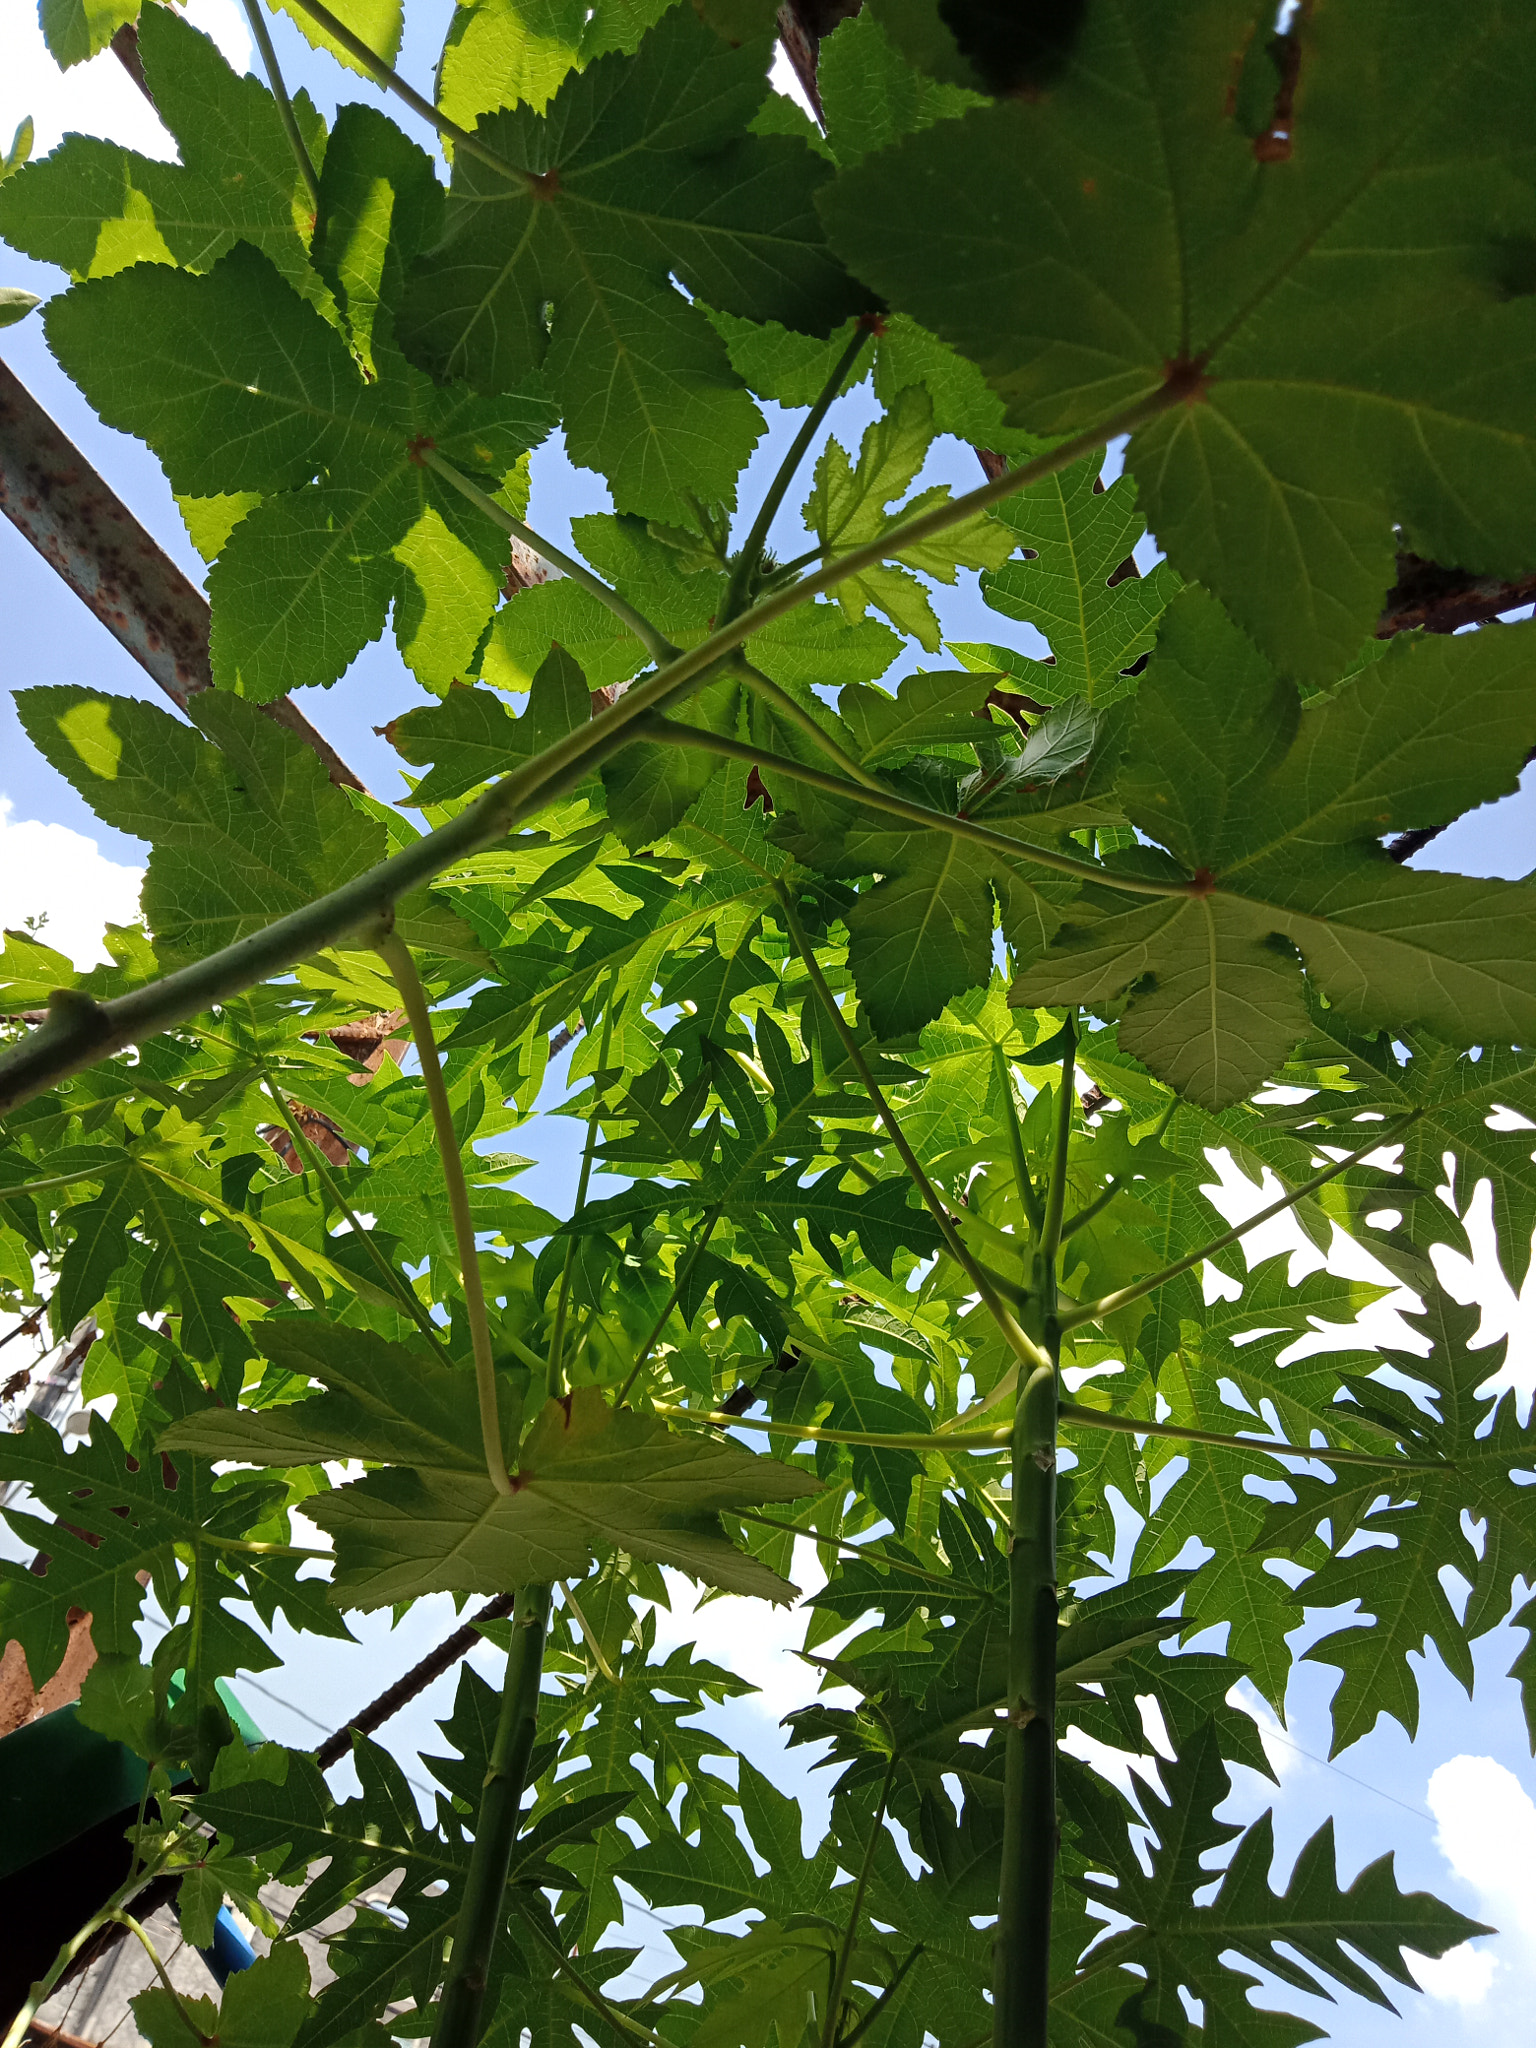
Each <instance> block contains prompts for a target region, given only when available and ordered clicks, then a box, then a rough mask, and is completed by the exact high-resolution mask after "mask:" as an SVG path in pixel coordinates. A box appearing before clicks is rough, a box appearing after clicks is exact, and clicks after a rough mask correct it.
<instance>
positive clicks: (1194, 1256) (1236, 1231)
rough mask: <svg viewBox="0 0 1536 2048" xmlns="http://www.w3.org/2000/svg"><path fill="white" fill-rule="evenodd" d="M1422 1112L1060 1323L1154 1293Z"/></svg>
mask: <svg viewBox="0 0 1536 2048" xmlns="http://www.w3.org/2000/svg"><path fill="white" fill-rule="evenodd" d="M1423 1114H1424V1111H1423V1110H1422V1109H1416V1110H1414V1111H1413V1112H1412V1113H1411V1114H1410V1115H1408V1116H1406V1117H1404V1118H1403V1120H1402V1122H1401V1123H1399V1124H1398V1125H1396V1126H1395V1127H1394V1128H1392V1129H1390V1130H1382V1131H1378V1132H1377V1133H1376V1135H1375V1136H1374V1137H1373V1138H1372V1139H1371V1141H1370V1143H1369V1144H1367V1145H1361V1146H1360V1147H1359V1148H1358V1149H1357V1150H1356V1151H1354V1152H1346V1153H1345V1155H1344V1157H1343V1158H1342V1159H1336V1160H1334V1161H1333V1162H1332V1164H1331V1165H1329V1166H1327V1167H1325V1168H1324V1170H1323V1171H1322V1172H1321V1173H1317V1174H1314V1175H1313V1176H1312V1178H1311V1180H1306V1181H1303V1182H1302V1183H1301V1185H1300V1186H1299V1187H1295V1188H1292V1189H1291V1190H1290V1191H1289V1192H1288V1193H1287V1194H1284V1195H1282V1196H1281V1197H1280V1199H1279V1201H1277V1202H1271V1203H1270V1205H1269V1207H1268V1208H1267V1209H1260V1210H1258V1211H1257V1213H1256V1214H1254V1215H1252V1216H1250V1217H1249V1218H1248V1219H1247V1221H1246V1222H1243V1223H1234V1224H1233V1226H1232V1228H1231V1229H1230V1230H1224V1231H1223V1232H1222V1234H1221V1235H1220V1237H1213V1238H1212V1239H1211V1241H1210V1243H1209V1244H1203V1245H1202V1246H1201V1247H1200V1249H1199V1250H1198V1251H1195V1252H1190V1253H1188V1254H1187V1255H1186V1256H1185V1257H1184V1258H1182V1259H1175V1260H1174V1262H1173V1264H1172V1265H1171V1266H1164V1267H1163V1269H1162V1271H1161V1272H1160V1273H1149V1274H1148V1275H1147V1277H1146V1278H1145V1279H1144V1280H1134V1281H1132V1283H1131V1284H1130V1286H1129V1287H1121V1288H1117V1289H1116V1291H1115V1292H1114V1293H1113V1294H1104V1295H1101V1296H1100V1297H1099V1299H1098V1300H1097V1301H1085V1302H1081V1303H1080V1304H1079V1305H1078V1306H1077V1307H1076V1308H1071V1309H1067V1310H1065V1311H1064V1312H1063V1314H1062V1317H1061V1327H1062V1328H1063V1329H1064V1330H1072V1329H1075V1328H1076V1327H1077V1325H1078V1324H1079V1323H1093V1322H1097V1321H1098V1320H1099V1318H1100V1317H1101V1316H1108V1315H1113V1314H1114V1313H1115V1311H1116V1310H1117V1309H1122V1308H1126V1307H1128V1306H1129V1304H1130V1303H1131V1302H1133V1301H1140V1300H1141V1298H1142V1296H1143V1295H1147V1294H1151V1293H1152V1292H1153V1291H1154V1290H1155V1289H1156V1288H1159V1287H1162V1286H1164V1285H1165V1284H1166V1283H1167V1282H1168V1281H1170V1280H1176V1279H1177V1278H1178V1276H1179V1274H1180V1273H1187V1272H1188V1271H1189V1270H1190V1268H1191V1267H1192V1266H1198V1265H1201V1264H1202V1263H1203V1262H1204V1261H1205V1260H1206V1259H1208V1258H1210V1257H1212V1256H1213V1254H1215V1253H1216V1252H1219V1251H1224V1250H1225V1249H1226V1247H1227V1246H1228V1245H1229V1244H1236V1243H1237V1242H1238V1240H1239V1239H1240V1238H1243V1237H1246V1236H1247V1235H1248V1232H1249V1231H1250V1230H1257V1229H1258V1227H1259V1225H1260V1224H1261V1223H1269V1222H1272V1221H1273V1220H1274V1218H1275V1217H1276V1216H1283V1215H1284V1214H1285V1212H1286V1210H1287V1209H1294V1208H1295V1206H1296V1204H1297V1203H1298V1202H1300V1201H1303V1200H1304V1199H1305V1198H1306V1197H1307V1196H1308V1195H1312V1194H1316V1192H1317V1190H1318V1189H1319V1188H1323V1187H1326V1186H1327V1185H1328V1183H1329V1181H1331V1180H1336V1179H1337V1178H1338V1176H1339V1175H1340V1174H1341V1173H1344V1172H1345V1171H1346V1170H1347V1169H1348V1168H1349V1167H1351V1166H1358V1165H1359V1163H1360V1161H1361V1160H1362V1159H1365V1158H1367V1157H1368V1156H1369V1155H1370V1154H1371V1153H1372V1152H1379V1151H1380V1150H1381V1149H1382V1147H1383V1146H1385V1145H1395V1144H1396V1143H1397V1142H1398V1140H1399V1139H1400V1138H1403V1137H1405V1136H1406V1135H1407V1133H1408V1132H1409V1130H1410V1129H1411V1128H1412V1127H1413V1125H1414V1124H1416V1123H1417V1122H1418V1120H1419V1118H1420V1117H1421V1116H1423Z"/></svg>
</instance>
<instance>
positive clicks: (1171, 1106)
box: [1061, 1095, 1179, 1244]
mask: <svg viewBox="0 0 1536 2048" xmlns="http://www.w3.org/2000/svg"><path fill="white" fill-rule="evenodd" d="M1178 1106H1179V1098H1178V1097H1177V1095H1171V1096H1169V1098H1168V1106H1167V1108H1166V1109H1165V1110H1164V1111H1163V1113H1162V1115H1161V1116H1160V1117H1159V1118H1158V1120H1157V1125H1156V1128H1155V1129H1154V1130H1153V1132H1152V1143H1153V1144H1154V1145H1160V1144H1161V1143H1162V1140H1163V1134H1164V1133H1165V1132H1166V1130H1167V1129H1168V1126H1169V1125H1170V1124H1171V1123H1172V1122H1173V1113H1174V1111H1175V1110H1176V1109H1177V1108H1178ZM1129 1185H1130V1183H1129V1182H1127V1181H1123V1180H1116V1179H1114V1177H1113V1176H1111V1178H1110V1181H1109V1185H1108V1186H1107V1187H1106V1188H1105V1189H1104V1190H1103V1192H1102V1193H1100V1194H1097V1195H1095V1196H1094V1198H1093V1200H1092V1201H1091V1202H1088V1203H1085V1205H1084V1206H1083V1207H1082V1208H1081V1209H1079V1210H1078V1212H1077V1214H1076V1215H1075V1216H1072V1217H1069V1218H1068V1219H1067V1221H1066V1222H1065V1223H1064V1224H1063V1225H1062V1230H1061V1238H1062V1242H1063V1244H1065V1242H1066V1241H1067V1239H1068V1238H1069V1237H1071V1236H1072V1234H1073V1233H1074V1231H1078V1230H1081V1229H1082V1227H1083V1225H1084V1224H1085V1223H1091V1222H1092V1221H1093V1219H1094V1217H1095V1216H1097V1215H1099V1214H1100V1213H1101V1212H1102V1211H1103V1210H1105V1209H1107V1208H1108V1207H1109V1205H1110V1203H1111V1202H1112V1201H1113V1200H1114V1199H1115V1197H1116V1195H1123V1194H1124V1193H1125V1190H1126V1188H1127V1187H1128V1186H1129Z"/></svg>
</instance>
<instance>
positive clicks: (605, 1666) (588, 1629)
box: [560, 1579, 619, 1685]
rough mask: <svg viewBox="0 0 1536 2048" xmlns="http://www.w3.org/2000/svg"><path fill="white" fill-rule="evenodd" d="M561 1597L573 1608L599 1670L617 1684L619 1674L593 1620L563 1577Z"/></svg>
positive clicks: (573, 1617) (612, 1683)
mask: <svg viewBox="0 0 1536 2048" xmlns="http://www.w3.org/2000/svg"><path fill="white" fill-rule="evenodd" d="M560 1597H561V1599H562V1600H564V1602H565V1604H566V1606H567V1607H569V1609H570V1610H571V1617H572V1619H573V1620H574V1621H575V1623H576V1626H577V1627H578V1628H579V1629H580V1630H581V1639H582V1641H583V1642H584V1643H585V1644H586V1646H587V1648H588V1649H589V1650H590V1651H591V1652H592V1661H593V1663H594V1664H595V1665H596V1666H597V1668H598V1670H599V1671H601V1673H602V1674H603V1676H604V1678H606V1679H607V1681H608V1683H609V1684H610V1685H617V1684H618V1682H619V1674H618V1673H617V1672H616V1671H615V1670H614V1668H613V1666H612V1665H611V1664H610V1663H609V1662H608V1659H607V1658H606V1656H604V1654H603V1646H602V1644H601V1643H600V1642H599V1641H598V1640H597V1632H596V1630H595V1629H594V1628H593V1626H592V1624H591V1622H590V1621H588V1619H587V1617H586V1615H585V1614H584V1613H583V1612H582V1606H581V1602H580V1601H579V1600H578V1599H577V1598H576V1595H575V1594H574V1593H573V1592H572V1591H571V1589H570V1587H569V1586H568V1585H567V1584H566V1582H565V1580H564V1579H561V1581H560Z"/></svg>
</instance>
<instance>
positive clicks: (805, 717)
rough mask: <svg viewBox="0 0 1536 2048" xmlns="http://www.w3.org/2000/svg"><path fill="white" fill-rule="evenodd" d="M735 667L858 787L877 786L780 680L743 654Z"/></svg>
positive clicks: (763, 698) (866, 770)
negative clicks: (776, 680)
mask: <svg viewBox="0 0 1536 2048" xmlns="http://www.w3.org/2000/svg"><path fill="white" fill-rule="evenodd" d="M736 671H737V673H738V675H740V676H741V677H742V679H743V680H744V681H745V683H746V685H747V687H748V689H750V690H751V691H752V692H753V694H754V695H755V696H758V697H761V698H762V700H763V702H764V703H765V704H771V705H772V706H773V708H774V710H775V711H777V712H778V713H779V715H780V717H781V718H787V719H788V720H789V723H790V724H791V725H793V726H794V727H796V728H797V730H799V731H800V732H803V733H804V734H805V736H806V738H807V739H808V740H810V742H811V743H812V745H813V746H816V747H819V748H820V749H821V751H822V753H824V754H825V755H826V757H827V759H828V760H829V761H833V762H835V763H836V764H837V766H838V767H839V768H841V769H842V771H843V773H844V775H846V776H849V777H850V778H851V779H852V780H853V781H854V782H856V783H857V784H858V785H859V787H860V788H861V789H879V788H880V784H879V783H878V782H877V781H876V780H875V778H874V776H872V775H871V774H870V773H869V771H868V769H867V768H861V767H860V765H859V763H858V762H857V761H855V760H854V758H853V756H852V755H851V754H845V753H844V752H843V750H842V748H841V747H840V746H839V745H838V743H837V741H836V740H835V739H834V738H833V737H832V735H831V733H829V732H826V731H824V730H823V729H822V727H821V726H820V725H819V724H818V723H817V721H816V720H815V718H813V717H812V715H811V713H810V712H809V711H807V710H806V708H805V706H804V705H803V704H800V703H798V702H797V701H796V700H795V698H793V697H792V696H791V695H790V694H789V692H788V690H786V689H785V688H784V686H783V685H782V683H776V682H775V681H774V680H773V677H772V676H766V675H764V674H763V672H762V670H761V669H760V668H754V667H753V665H752V663H751V662H750V661H748V660H747V658H746V656H745V655H738V656H737V658H736ZM660 722H662V723H665V721H660Z"/></svg>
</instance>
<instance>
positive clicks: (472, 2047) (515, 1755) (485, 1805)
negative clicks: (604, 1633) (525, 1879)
mask: <svg viewBox="0 0 1536 2048" xmlns="http://www.w3.org/2000/svg"><path fill="white" fill-rule="evenodd" d="M548 1630H549V1587H548V1586H524V1587H523V1588H522V1589H521V1590H520V1591H519V1593H518V1596H517V1604H516V1606H515V1607H514V1608H513V1610H512V1647H511V1649H510V1650H509V1651H508V1653H507V1673H506V1678H505V1680H504V1682H503V1684H502V1688H501V1713H500V1715H499V1717H498V1719H497V1722H496V1735H495V1739H494V1740H493V1742H492V1744H491V1757H490V1762H489V1764H488V1765H487V1767H486V1773H485V1785H484V1789H483V1791H482V1792H481V1795H480V1811H479V1813H478V1814H477V1816H476V1818H475V1845H474V1848H473V1849H472V1850H471V1852H470V1858H469V1869H468V1871H467V1872H466V1874H465V1878H464V1896H463V1899H462V1900H461V1901H460V1904H459V1917H458V1920H457V1921H456V1922H455V1924H454V1932H453V1953H452V1956H451V1958H450V1961H449V1965H448V1975H447V1977H446V1978H445V1979H444V1981H443V1996H442V2002H441V2003H440V2005H439V2006H438V2009H437V2024H436V2026H435V2027H434V2028H433V2030H432V2048H476V2043H477V2042H478V2041H479V2039H480V2014H481V2008H482V2007H483V2005H484V2003H485V1989H486V1981H487V1978H488V1977H489V1974H490V1966H491V1958H492V1955H493V1953H494V1951H495V1947H496V1937H497V1935H498V1934H499V1933H500V1932H501V1925H502V1922H503V1920H504V1919H505V1917H506V1890H507V1872H508V1871H509V1870H510V1869H511V1867H512V1848H513V1844H514V1843H515V1842H516V1840H517V1831H518V1826H519V1823H520V1820H521V1814H522V1804H523V1792H524V1790H525V1788H526V1784H527V1777H528V1761H529V1758H530V1757H531V1756H532V1754H533V1745H534V1738H535V1737H536V1735H537V1734H538V1726H539V1681H540V1679H541V1678H542V1676H543V1672H544V1640H545V1637H546V1635H547V1633H548Z"/></svg>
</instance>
